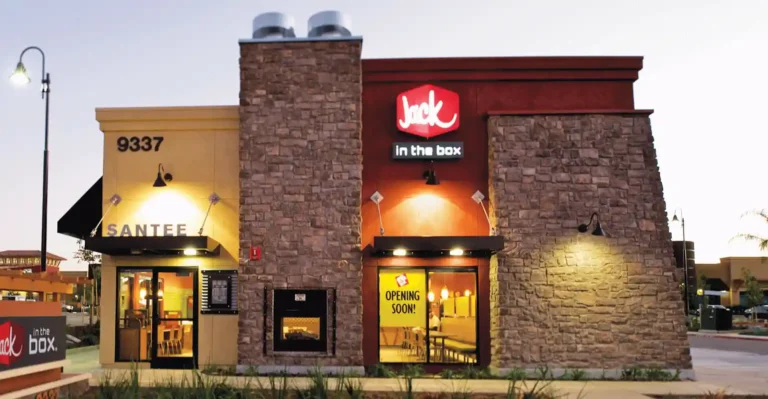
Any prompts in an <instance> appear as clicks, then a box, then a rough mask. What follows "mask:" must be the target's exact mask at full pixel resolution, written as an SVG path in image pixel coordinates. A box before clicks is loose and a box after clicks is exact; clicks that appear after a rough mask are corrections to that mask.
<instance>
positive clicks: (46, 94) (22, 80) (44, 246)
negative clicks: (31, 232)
mask: <svg viewBox="0 0 768 399" xmlns="http://www.w3.org/2000/svg"><path fill="white" fill-rule="evenodd" d="M29 50H37V51H39V52H40V55H41V56H42V57H43V68H42V69H43V71H42V72H43V73H42V76H43V80H42V83H43V87H42V98H43V99H45V147H44V149H43V215H42V216H43V222H42V229H41V230H42V231H41V242H40V272H43V273H44V272H45V269H46V266H47V265H48V109H49V105H50V99H51V75H50V74H49V73H46V72H45V53H44V52H43V50H41V49H40V47H37V46H30V47H27V48H25V49H24V50H23V51H22V52H21V55H19V63H18V64H16V70H15V71H14V72H13V74H12V75H11V82H13V83H16V84H20V85H23V84H27V83H29V82H30V81H31V80H32V79H30V78H29V75H27V69H26V68H25V67H24V63H23V62H22V59H23V58H24V53H26V52H27V51H29Z"/></svg>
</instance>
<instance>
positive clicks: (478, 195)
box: [472, 190, 496, 236]
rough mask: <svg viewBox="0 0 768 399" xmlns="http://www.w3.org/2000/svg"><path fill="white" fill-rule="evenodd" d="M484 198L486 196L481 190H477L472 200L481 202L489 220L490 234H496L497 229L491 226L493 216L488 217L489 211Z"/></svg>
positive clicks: (486, 218)
mask: <svg viewBox="0 0 768 399" xmlns="http://www.w3.org/2000/svg"><path fill="white" fill-rule="evenodd" d="M484 199H485V196H484V195H483V193H481V192H480V190H477V191H475V193H474V194H472V200H473V201H475V202H476V203H478V204H480V207H481V208H483V214H484V215H485V220H486V221H487V222H488V231H489V232H490V235H492V236H495V235H496V229H495V228H494V227H493V226H491V218H490V217H488V212H487V211H486V210H485V205H484V204H483V200H484Z"/></svg>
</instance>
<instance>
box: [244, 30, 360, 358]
mask: <svg viewBox="0 0 768 399" xmlns="http://www.w3.org/2000/svg"><path fill="white" fill-rule="evenodd" d="M361 47H362V42H361V40H359V39H351V40H330V41H282V42H281V41H275V42H252V43H242V44H241V47H240V51H241V55H240V71H241V89H240V248H241V249H240V251H241V253H240V258H241V265H240V272H241V274H240V292H239V306H240V327H239V338H238V350H239V363H240V364H242V365H245V364H248V365H303V366H313V365H315V364H320V365H330V366H351V365H354V366H361V365H362V299H361V298H362V296H361V286H362V272H361V270H362V255H361V248H360V245H361V225H360V224H361V215H360V204H361V195H362V194H361V192H362V141H361V129H362V122H361V92H362V82H361V80H362V75H361V63H360V54H361ZM251 245H256V246H261V248H262V260H260V261H253V262H248V261H247V258H248V250H249V247H250V246H251ZM264 287H268V288H281V287H288V288H336V289H337V296H338V302H337V311H338V315H337V325H338V327H339V329H338V332H337V341H336V355H335V356H332V355H331V354H330V353H329V354H327V355H324V356H301V355H291V356H285V355H267V356H264V355H263V346H262V345H263V342H264V341H263V337H264V334H263V331H264V325H263V324H264V323H263V321H264V312H265V309H264V297H263V293H264ZM267 313H268V317H271V309H267ZM269 325H270V323H268V326H269ZM328 325H329V327H330V326H331V322H330V321H329V323H328ZM268 329H269V328H268ZM267 344H268V346H269V348H271V345H272V341H271V332H270V331H268V337H267ZM268 351H269V350H268ZM329 351H330V346H329Z"/></svg>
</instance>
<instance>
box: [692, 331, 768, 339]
mask: <svg viewBox="0 0 768 399" xmlns="http://www.w3.org/2000/svg"><path fill="white" fill-rule="evenodd" d="M739 332H741V331H738V330H737V331H709V330H700V331H697V332H692V331H689V332H688V335H690V336H694V337H706V338H723V339H743V340H748V341H768V337H764V336H756V335H740V334H739Z"/></svg>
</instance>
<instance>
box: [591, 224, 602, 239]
mask: <svg viewBox="0 0 768 399" xmlns="http://www.w3.org/2000/svg"><path fill="white" fill-rule="evenodd" d="M592 235H593V236H598V237H605V231H603V227H602V226H600V221H598V222H597V223H596V224H595V229H594V230H592Z"/></svg>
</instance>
